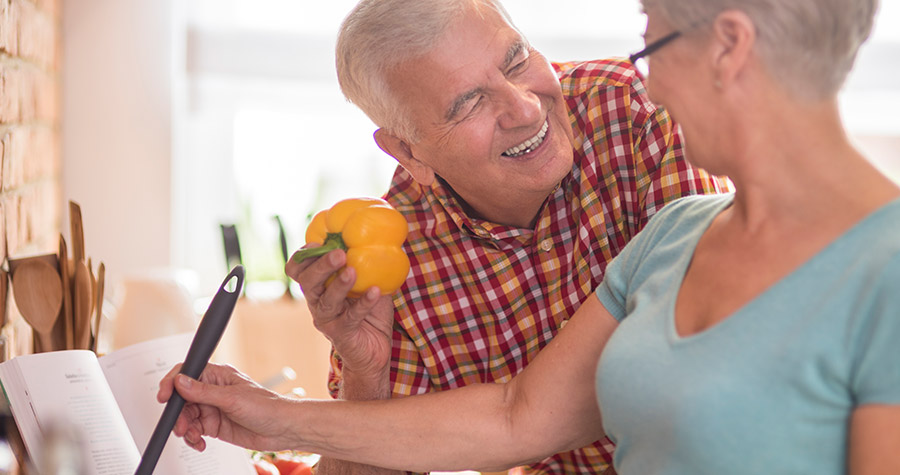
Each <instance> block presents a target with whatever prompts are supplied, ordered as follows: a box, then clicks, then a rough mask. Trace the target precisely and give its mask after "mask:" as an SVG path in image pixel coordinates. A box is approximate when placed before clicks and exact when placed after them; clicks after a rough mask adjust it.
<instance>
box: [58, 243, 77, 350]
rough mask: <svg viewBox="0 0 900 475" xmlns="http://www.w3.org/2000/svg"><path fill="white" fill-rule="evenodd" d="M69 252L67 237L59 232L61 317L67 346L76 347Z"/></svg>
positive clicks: (68, 347)
mask: <svg viewBox="0 0 900 475" xmlns="http://www.w3.org/2000/svg"><path fill="white" fill-rule="evenodd" d="M70 268H71V265H70V263H69V252H68V250H67V246H66V238H65V237H63V235H62V233H60V234H59V276H60V278H61V280H62V289H63V304H62V314H61V315H60V318H62V319H63V320H64V323H65V326H66V348H67V349H70V350H72V349H75V320H74V316H73V315H72V283H71V281H70V279H71V278H70V276H71V274H70V271H69V270H70Z"/></svg>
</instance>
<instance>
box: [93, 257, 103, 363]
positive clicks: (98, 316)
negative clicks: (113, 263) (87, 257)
mask: <svg viewBox="0 0 900 475" xmlns="http://www.w3.org/2000/svg"><path fill="white" fill-rule="evenodd" d="M105 279H106V266H105V265H103V262H101V263H100V266H99V267H98V268H97V286H96V287H95V290H96V292H94V293H95V295H96V296H97V297H96V298H97V303H96V304H95V305H94V322H93V326H94V328H93V333H94V335H93V340H91V350H93V351H94V353H96V352H97V342H98V341H99V339H100V321H101V320H103V285H104V281H105Z"/></svg>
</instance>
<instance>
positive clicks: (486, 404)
mask: <svg viewBox="0 0 900 475" xmlns="http://www.w3.org/2000/svg"><path fill="white" fill-rule="evenodd" d="M617 325H618V322H617V321H616V320H615V319H614V318H613V317H612V316H611V315H610V314H609V313H608V312H607V311H606V310H605V309H604V308H603V306H602V304H600V302H599V301H598V300H597V299H596V297H594V296H590V297H589V298H588V299H587V301H586V302H585V303H584V304H583V305H582V307H581V308H580V309H579V310H578V311H577V312H576V313H575V315H574V316H573V317H572V319H571V320H570V321H569V323H568V324H567V326H566V327H565V329H564V330H563V331H561V332H560V333H559V335H557V337H556V338H554V339H553V340H552V341H551V342H550V343H549V344H548V345H547V346H546V347H545V348H544V349H543V350H542V351H541V352H540V354H539V355H538V356H537V357H536V358H535V360H534V361H533V362H531V364H529V365H528V367H527V368H526V369H525V370H524V371H523V372H522V373H521V374H520V375H518V376H517V377H515V378H514V379H513V380H511V381H510V382H508V383H506V384H480V385H474V386H466V387H464V388H461V389H456V390H451V391H443V392H439V393H433V394H427V395H423V396H412V397H407V398H402V399H394V400H382V401H312V400H304V401H296V400H288V399H281V400H273V396H272V395H269V394H264V393H263V392H260V390H259V389H258V388H248V387H247V385H248V383H246V382H242V381H241V380H240V378H233V377H231V376H225V375H223V374H216V373H222V372H224V371H226V370H225V369H224V368H222V367H213V368H210V369H208V371H209V373H210V374H209V378H208V379H209V381H210V382H211V383H212V384H206V383H203V382H201V383H197V382H194V383H193V384H191V385H190V387H185V386H183V381H182V379H181V378H178V379H177V381H178V385H177V388H178V391H179V393H181V394H182V395H183V396H184V397H185V399H186V400H187V401H189V404H188V405H187V406H186V408H185V410H184V411H183V412H182V415H181V417H180V418H179V423H178V424H177V425H176V431H175V433H176V435H179V436H183V437H184V438H185V440H186V441H187V442H188V443H189V444H190V445H192V446H194V447H196V448H201V449H202V447H203V446H204V444H203V443H202V441H200V439H199V435H200V434H203V435H211V436H214V437H219V438H223V439H225V440H227V441H229V442H233V443H237V444H238V445H244V446H248V445H251V446H250V447H249V448H257V449H268V450H277V449H283V448H294V449H300V450H305V451H310V452H315V453H319V454H322V455H323V456H328V457H334V458H338V459H342V460H351V461H355V462H359V463H365V464H369V465H375V466H382V467H388V468H397V469H405V470H414V471H427V470H461V469H485V470H489V469H497V468H506V467H510V466H514V465H519V464H521V463H524V462H527V461H531V460H537V459H540V458H542V457H545V456H548V455H552V454H554V453H557V452H560V451H564V450H567V449H572V448H577V447H581V446H584V445H587V444H588V443H590V442H592V441H594V440H597V439H599V438H600V437H601V436H602V435H603V431H602V427H601V420H600V412H599V409H598V407H597V400H596V396H595V391H594V375H595V370H596V365H597V361H598V359H599V357H600V353H601V352H602V350H603V347H604V346H605V344H606V341H607V340H608V338H609V336H610V335H611V334H612V332H613V330H614V329H615V328H616V326H617ZM173 376H174V375H170V376H167V378H166V379H164V380H163V382H162V383H161V389H160V399H167V398H168V395H169V394H170V393H171V386H172V378H173ZM206 376H207V373H206V372H204V377H206ZM203 379H204V378H201V380H203ZM231 381H234V382H236V383H237V385H230V384H231ZM275 397H277V395H275ZM258 444H264V445H266V446H265V447H258V446H256V447H255V446H252V445H258Z"/></svg>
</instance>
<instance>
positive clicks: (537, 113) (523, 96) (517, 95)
mask: <svg viewBox="0 0 900 475" xmlns="http://www.w3.org/2000/svg"><path fill="white" fill-rule="evenodd" d="M502 107H503V109H502V111H501V113H500V117H499V120H498V121H499V125H500V127H502V128H504V129H511V128H515V127H521V126H523V125H532V124H534V123H535V122H537V121H540V120H541V116H542V113H541V99H540V97H538V95H537V94H535V93H534V92H533V91H531V90H530V89H529V88H527V87H523V86H519V85H510V87H508V88H507V90H506V93H505V94H504V97H503V101H502Z"/></svg>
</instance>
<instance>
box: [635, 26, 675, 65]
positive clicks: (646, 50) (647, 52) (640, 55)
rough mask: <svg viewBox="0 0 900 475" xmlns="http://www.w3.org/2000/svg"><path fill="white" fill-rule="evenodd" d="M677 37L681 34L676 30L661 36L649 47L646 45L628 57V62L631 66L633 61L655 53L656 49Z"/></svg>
mask: <svg viewBox="0 0 900 475" xmlns="http://www.w3.org/2000/svg"><path fill="white" fill-rule="evenodd" d="M679 36H681V32H680V31H678V30H675V31H673V32H671V33H669V34H668V35H666V36H663V37H662V38H660V39H658V40H656V41H654V42H653V43H650V44H649V45H647V47H646V48H644V49H642V50H640V51H638V52H637V53H634V54H632V55H631V56H629V57H628V60H629V61H631V64H634V62H635V61H637V60H639V59H641V58H644V57H647V56H649V55H651V54H653V53H655V52H656V51H657V50H658V49H660V48H662V47H663V46H665V45H667V44H669V43H670V42H671V41H672V40H674V39H675V38H678V37H679Z"/></svg>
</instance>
